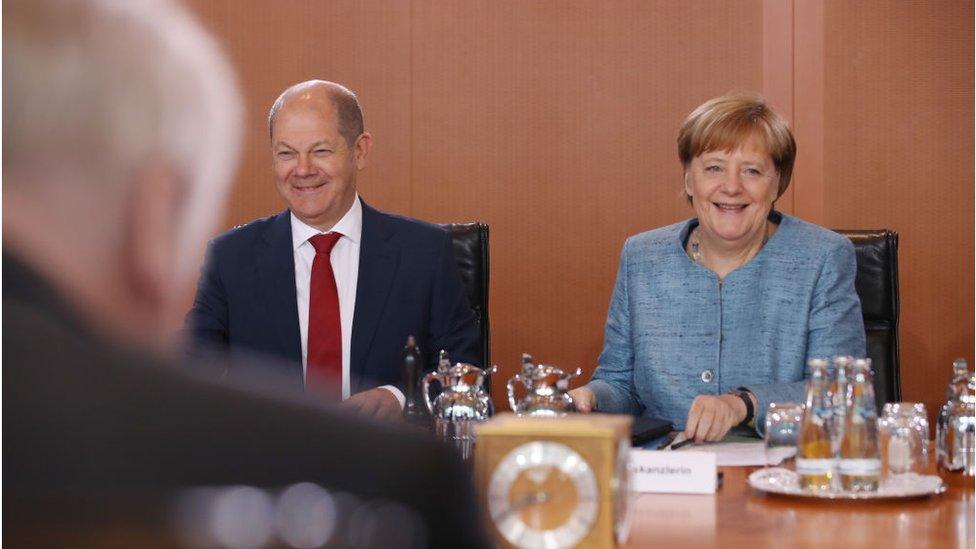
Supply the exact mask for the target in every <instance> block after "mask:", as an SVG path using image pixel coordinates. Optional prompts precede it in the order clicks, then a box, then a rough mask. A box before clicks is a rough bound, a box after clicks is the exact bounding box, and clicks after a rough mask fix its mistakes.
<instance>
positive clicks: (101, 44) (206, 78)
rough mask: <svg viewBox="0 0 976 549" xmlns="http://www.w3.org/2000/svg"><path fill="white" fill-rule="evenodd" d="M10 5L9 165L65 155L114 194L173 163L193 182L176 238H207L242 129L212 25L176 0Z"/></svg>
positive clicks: (71, 166) (76, 170) (6, 38)
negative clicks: (146, 171) (155, 167)
mask: <svg viewBox="0 0 976 549" xmlns="http://www.w3.org/2000/svg"><path fill="white" fill-rule="evenodd" d="M3 11H4V14H3V76H4V78H3V115H4V120H3V142H4V173H5V174H6V173H7V172H8V169H16V170H19V171H24V170H33V171H40V170H45V169H46V167H52V166H57V168H58V169H59V170H69V171H70V173H71V175H72V177H71V183H70V184H73V185H77V184H81V185H85V186H86V191H88V192H91V193H103V194H102V196H108V195H107V194H104V193H125V192H126V187H125V185H126V183H128V182H131V181H132V178H133V176H135V175H136V174H137V173H138V171H139V170H140V169H141V168H144V167H146V166H149V165H152V164H153V163H160V164H163V165H165V166H167V167H172V168H174V169H175V170H177V172H178V175H179V176H180V177H182V178H183V179H184V180H185V181H186V183H187V188H186V195H185V198H184V203H185V205H186V206H185V207H184V211H183V214H182V217H181V219H180V220H179V221H178V223H179V224H178V225H177V226H178V232H177V233H176V234H174V237H175V238H176V246H177V250H180V251H183V250H194V249H197V244H198V243H199V240H200V239H202V238H205V236H206V235H205V234H204V233H205V231H207V230H209V229H210V228H211V227H212V226H213V221H214V219H218V220H219V219H220V217H221V215H222V206H223V204H224V199H225V197H226V193H227V190H228V187H229V182H230V179H231V176H232V175H233V172H234V169H235V166H236V164H237V157H238V152H239V146H240V135H241V126H240V125H241V101H240V96H239V94H238V92H237V87H236V83H235V79H234V75H233V72H232V69H231V68H230V66H229V64H228V63H227V61H226V59H225V57H224V56H223V54H222V53H221V51H220V49H219V48H218V46H217V44H216V43H215V42H214V40H213V39H212V38H211V37H210V35H209V34H208V33H207V32H206V31H204V29H203V28H202V27H201V26H200V25H199V24H198V23H197V22H196V21H195V20H194V19H193V18H192V17H191V16H190V15H189V14H188V13H187V12H186V11H185V10H184V9H183V8H182V7H180V6H177V5H175V4H172V3H170V2H166V1H157V2H148V1H143V0H7V1H6V2H5V5H4V10H3ZM28 173H29V172H28ZM14 179H16V178H14ZM12 184H13V185H17V184H18V183H16V182H14V183H12ZM55 184H58V182H55ZM9 185H10V183H8V184H5V187H7V189H8V190H13V189H11V187H10V186H9ZM16 190H17V191H21V192H29V191H30V189H20V188H16ZM93 196H98V195H93ZM113 213H115V214H117V212H113ZM136 215H138V212H136ZM80 222H90V223H98V222H99V220H81V221H80ZM149 245H151V244H149ZM189 255H190V254H181V259H182V261H184V263H186V264H185V265H181V266H179V267H181V268H188V267H192V265H193V259H194V258H193V257H188V256H189Z"/></svg>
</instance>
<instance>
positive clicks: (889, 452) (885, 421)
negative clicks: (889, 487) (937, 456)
mask: <svg viewBox="0 0 976 549" xmlns="http://www.w3.org/2000/svg"><path fill="white" fill-rule="evenodd" d="M878 433H879V435H880V436H881V474H882V475H883V476H885V477H891V476H893V475H901V474H904V473H918V474H924V473H925V472H926V469H927V467H928V461H929V420H928V417H927V416H926V414H925V405H924V404H922V403H921V402H889V403H887V404H885V405H884V408H882V412H881V417H880V418H879V419H878Z"/></svg>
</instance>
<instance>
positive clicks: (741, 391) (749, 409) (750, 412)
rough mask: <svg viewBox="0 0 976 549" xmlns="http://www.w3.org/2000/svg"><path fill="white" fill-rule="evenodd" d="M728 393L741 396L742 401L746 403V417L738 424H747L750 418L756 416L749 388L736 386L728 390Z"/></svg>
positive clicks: (750, 420) (752, 418)
mask: <svg viewBox="0 0 976 549" xmlns="http://www.w3.org/2000/svg"><path fill="white" fill-rule="evenodd" d="M729 394H730V395H735V396H737V397H739V398H741V399H742V402H744V403H745V405H746V418H745V419H743V420H742V423H740V424H739V426H740V427H742V426H746V425H749V424H750V423H751V422H752V420H754V419H755V418H756V410H755V408H753V406H752V398H751V397H750V396H749V395H750V394H751V393H750V392H749V389H746V388H745V387H738V388H736V389H732V390H731V391H729Z"/></svg>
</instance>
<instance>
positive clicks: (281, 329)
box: [257, 210, 302, 371]
mask: <svg viewBox="0 0 976 549" xmlns="http://www.w3.org/2000/svg"><path fill="white" fill-rule="evenodd" d="M263 240H264V243H265V246H264V249H263V250H260V251H259V253H258V258H257V271H258V272H257V275H258V278H259V280H260V286H259V287H260V288H263V289H264V292H263V293H264V296H265V300H266V310H267V311H268V313H269V314H270V315H271V316H272V318H273V319H274V325H275V327H276V330H277V338H276V339H277V340H278V341H281V342H282V351H283V352H284V353H285V356H286V357H287V358H288V362H289V363H290V364H294V365H295V366H296V367H297V368H298V369H299V371H301V368H302V335H301V328H300V327H299V325H298V294H297V292H296V290H295V254H294V250H292V243H291V212H290V211H289V210H285V211H283V212H281V213H279V214H278V215H276V216H274V218H272V220H271V223H270V225H269V226H268V229H267V230H266V231H265V233H264V238H263Z"/></svg>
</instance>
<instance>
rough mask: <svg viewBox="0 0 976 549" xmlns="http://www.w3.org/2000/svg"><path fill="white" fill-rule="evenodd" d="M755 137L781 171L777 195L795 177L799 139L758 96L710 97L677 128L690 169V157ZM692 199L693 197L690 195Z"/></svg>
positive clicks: (681, 154) (680, 153)
mask: <svg viewBox="0 0 976 549" xmlns="http://www.w3.org/2000/svg"><path fill="white" fill-rule="evenodd" d="M750 137H755V138H757V139H758V140H759V143H760V144H761V145H762V146H763V147H764V148H765V149H766V153H767V154H769V156H770V157H771V158H772V159H773V165H774V166H775V167H776V172H777V173H778V174H779V188H778V190H777V194H776V198H779V197H780V196H782V195H783V193H784V192H786V188H787V187H789V186H790V179H791V178H792V177H793V162H794V160H795V159H796V140H794V139H793V133H792V132H790V128H789V125H787V123H786V121H785V120H783V118H782V117H780V116H779V115H778V114H776V112H775V111H773V110H772V109H771V108H769V105H767V104H766V102H765V101H764V100H763V99H762V98H761V97H759V96H756V95H749V94H727V95H722V96H720V97H716V98H714V99H709V100H708V101H706V102H705V103H703V104H702V105H701V106H699V107H698V108H697V109H695V110H693V111H691V114H689V115H688V118H686V119H685V121H684V123H683V124H682V125H681V130H680V131H678V158H679V159H681V164H682V165H683V166H684V167H685V169H688V166H689V165H690V164H691V161H692V160H693V159H694V158H695V157H697V156H698V155H700V154H702V153H706V152H709V151H719V150H721V151H732V150H735V149H736V148H738V147H739V146H741V145H742V144H743V143H745V142H746V141H747V140H748V139H749V138H750ZM687 198H688V200H689V202H690V201H691V197H690V196H689V197H687Z"/></svg>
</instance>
